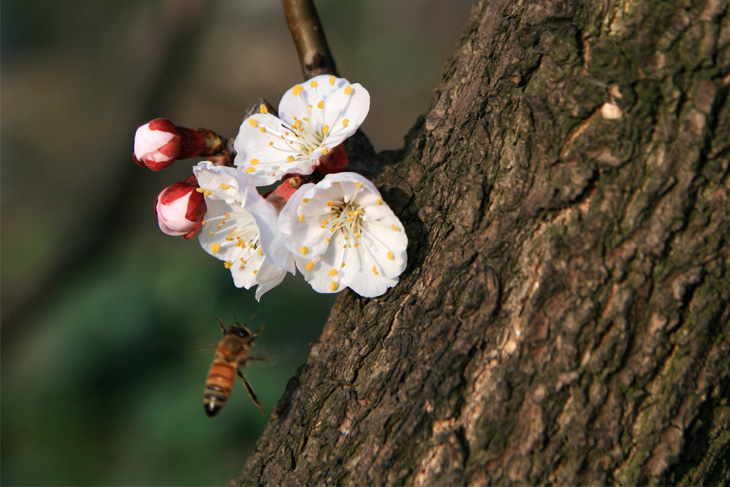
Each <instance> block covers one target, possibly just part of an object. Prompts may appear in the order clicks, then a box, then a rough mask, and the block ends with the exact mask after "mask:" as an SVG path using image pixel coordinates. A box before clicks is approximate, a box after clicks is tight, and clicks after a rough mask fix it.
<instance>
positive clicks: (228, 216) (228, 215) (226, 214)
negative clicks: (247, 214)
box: [223, 212, 231, 218]
mask: <svg viewBox="0 0 730 487" xmlns="http://www.w3.org/2000/svg"><path fill="white" fill-rule="evenodd" d="M223 216H225V217H226V218H230V217H231V214H230V213H228V212H226V213H225V214H224V215H223Z"/></svg>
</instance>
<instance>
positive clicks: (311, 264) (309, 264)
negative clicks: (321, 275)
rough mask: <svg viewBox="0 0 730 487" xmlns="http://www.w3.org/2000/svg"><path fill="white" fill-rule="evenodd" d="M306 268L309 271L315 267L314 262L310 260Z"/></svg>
mask: <svg viewBox="0 0 730 487" xmlns="http://www.w3.org/2000/svg"><path fill="white" fill-rule="evenodd" d="M304 268H305V269H307V270H308V271H311V270H312V269H313V268H314V262H312V261H309V262H308V263H307V265H306V266H304Z"/></svg>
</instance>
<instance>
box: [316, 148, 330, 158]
mask: <svg viewBox="0 0 730 487" xmlns="http://www.w3.org/2000/svg"><path fill="white" fill-rule="evenodd" d="M319 151H320V152H321V153H322V155H323V156H324V155H326V154H327V153H328V152H329V151H330V150H329V149H328V148H327V147H322V148H321V149H320V150H319Z"/></svg>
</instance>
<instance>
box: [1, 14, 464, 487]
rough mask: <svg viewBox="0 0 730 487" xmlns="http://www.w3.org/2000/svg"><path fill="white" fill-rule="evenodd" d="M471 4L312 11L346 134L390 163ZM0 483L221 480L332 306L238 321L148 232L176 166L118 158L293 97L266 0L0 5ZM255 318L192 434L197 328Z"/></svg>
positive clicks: (269, 302)
mask: <svg viewBox="0 0 730 487" xmlns="http://www.w3.org/2000/svg"><path fill="white" fill-rule="evenodd" d="M471 3H472V0H442V1H429V0H399V1H398V2H392V1H390V0H347V1H342V0H339V1H338V0H330V1H325V0H322V1H319V2H317V3H316V5H317V7H318V9H319V13H320V17H321V20H322V23H323V25H324V28H325V32H326V34H327V37H328V40H329V44H330V48H331V50H332V52H333V55H334V56H335V60H336V62H337V64H338V68H339V69H340V72H341V74H342V75H343V76H344V77H346V78H348V79H349V80H351V81H353V82H359V83H361V84H362V85H363V86H365V87H366V88H367V89H368V90H369V91H370V94H371V97H372V104H371V108H370V114H369V116H368V119H367V120H366V122H365V124H364V125H363V127H362V128H363V131H364V132H365V133H366V134H367V135H368V136H369V137H370V139H371V141H372V142H373V145H374V146H375V149H376V150H383V149H396V148H399V147H401V146H402V142H403V136H404V135H405V134H406V132H407V131H408V129H409V128H410V127H411V126H412V125H413V124H414V123H415V121H416V118H417V116H418V115H419V114H421V113H423V112H425V110H426V109H427V108H428V104H429V101H430V97H431V94H432V91H433V88H434V87H435V86H436V84H437V83H438V81H439V78H440V73H441V69H442V67H443V65H444V62H445V60H446V59H447V57H448V56H449V55H450V54H451V52H452V51H453V49H454V48H455V47H456V44H457V42H458V40H459V38H460V32H461V29H462V27H463V25H464V22H465V20H466V17H467V15H468V11H469V8H470V6H471ZM0 9H1V10H0V20H1V22H2V25H1V26H0V34H1V36H2V37H1V39H0V48H1V49H2V51H1V57H0V60H1V62H2V66H1V71H0V72H1V75H2V80H1V81H2V84H1V86H2V93H1V95H2V97H1V102H2V106H1V110H0V114H1V117H2V120H1V126H0V127H1V133H0V137H1V139H0V141H1V146H0V147H1V153H0V157H1V171H2V172H1V174H0V176H1V181H2V192H1V196H2V200H1V201H2V234H1V236H2V242H1V243H2V253H1V257H2V266H1V270H2V274H1V278H2V280H1V284H2V294H1V297H2V302H1V308H0V311H1V312H2V315H1V317H2V335H1V338H2V341H1V343H2V354H1V355H0V358H1V360H2V364H1V365H2V382H1V387H2V404H1V406H2V409H1V410H0V417H1V420H2V424H1V426H2V438H1V442H0V448H1V452H2V458H1V461H2V464H1V466H0V472H1V475H2V477H1V478H0V481H1V482H2V485H223V484H225V483H227V482H228V480H229V479H231V478H232V477H235V476H236V475H238V473H239V469H240V468H241V467H242V466H243V464H244V462H245V459H246V458H247V456H248V455H249V454H250V453H251V452H252V450H253V447H254V444H255V441H256V439H257V438H258V436H259V435H260V433H261V431H262V430H263V428H264V425H265V423H266V419H267V417H268V415H269V414H270V413H271V410H272V408H273V406H274V405H275V404H276V402H277V400H278V398H279V396H280V395H281V393H282V392H283V390H284V388H285V385H286V382H287V380H288V379H289V378H290V377H292V376H293V375H294V373H295V371H296V369H297V367H298V366H299V365H301V364H302V363H303V362H304V361H305V359H306V356H307V353H308V350H309V345H310V344H311V343H312V342H313V341H315V340H316V339H317V337H318V335H319V333H320V332H321V329H322V325H323V324H324V322H325V320H326V318H327V315H328V313H329V308H330V306H331V304H332V302H333V301H334V297H333V296H329V295H328V296H323V295H318V294H316V293H314V292H313V291H312V290H311V289H310V288H309V286H308V285H307V284H306V283H304V282H303V280H301V277H299V276H298V277H296V278H295V277H291V276H289V277H288V278H287V279H286V280H285V282H284V284H282V285H281V286H279V287H278V288H276V289H275V290H273V291H270V292H269V293H268V294H266V295H265V296H264V297H263V299H262V301H261V303H260V304H259V303H256V301H255V299H254V297H253V291H245V290H239V289H236V288H235V287H234V286H233V284H232V280H231V277H230V274H229V272H228V271H226V270H225V269H224V268H223V266H222V265H221V264H220V262H219V261H217V260H215V259H213V258H211V257H209V256H208V255H207V254H205V253H204V252H203V251H202V250H201V249H200V247H199V246H198V244H197V241H196V239H191V240H188V241H186V240H183V239H181V238H173V237H168V236H166V235H163V234H162V233H161V232H159V230H158V228H157V221H156V218H155V216H154V214H153V211H152V208H153V202H154V199H155V196H156V194H157V193H158V192H159V191H160V190H161V189H162V188H163V187H165V186H167V185H169V184H172V183H173V182H175V181H178V180H182V179H184V178H185V176H186V175H187V174H189V171H190V167H191V164H192V163H194V162H195V161H190V164H188V163H187V161H184V162H178V163H176V164H175V165H173V166H172V167H170V168H168V169H166V170H164V171H161V172H159V173H153V172H151V171H148V170H145V169H142V168H140V167H137V166H136V165H135V164H134V163H133V162H132V158H131V154H132V140H133V134H134V130H135V128H136V127H137V125H139V124H141V123H143V122H145V121H147V120H149V119H151V118H156V117H164V118H169V119H171V120H173V121H174V122H175V123H176V124H178V125H183V126H187V127H192V128H197V127H206V128H209V129H211V130H214V131H216V132H218V133H220V134H223V135H227V136H233V135H235V133H236V132H237V130H238V125H239V124H240V122H241V117H242V114H243V111H244V110H245V109H246V108H247V107H248V106H249V105H250V104H251V103H252V102H253V101H254V100H255V99H256V98H257V97H259V96H262V97H264V98H266V99H267V100H269V101H270V102H272V103H274V104H276V103H278V101H279V98H280V96H281V94H282V93H283V92H284V91H285V90H286V89H287V88H289V87H290V86H291V85H293V84H294V83H297V82H299V81H301V71H300V68H299V63H298V60H297V58H296V51H295V49H294V46H293V44H292V42H291V39H290V36H289V32H288V30H287V27H286V24H285V21H284V18H283V14H282V12H281V6H280V4H279V2H276V1H273V0H258V1H254V0H221V1H211V0H170V1H161V0H126V1H124V2H118V1H111V0H104V1H102V0H2V3H0ZM232 309H235V312H236V315H237V317H238V319H239V321H246V320H247V318H249V317H250V316H252V315H253V314H254V313H257V312H258V314H257V315H255V317H253V319H252V320H251V321H250V325H251V327H252V328H255V327H256V326H258V325H259V324H260V323H266V329H265V330H264V331H263V332H262V334H261V336H260V339H259V340H258V341H257V342H256V344H255V346H254V351H255V354H257V355H265V356H270V357H271V358H272V359H271V360H270V361H268V362H261V363H256V364H253V365H251V366H250V367H248V368H247V370H246V374H247V377H248V379H249V381H250V382H251V383H252V385H253V387H254V388H255V389H256V391H257V393H258V395H259V397H260V399H261V402H262V405H263V406H264V409H265V411H266V416H263V417H262V416H261V414H260V413H259V411H258V410H257V408H256V407H255V405H254V404H253V403H252V402H251V401H250V399H249V398H248V396H247V395H246V393H245V390H244V389H243V387H242V385H241V384H240V382H238V383H237V385H236V387H235V388H234V391H233V395H232V398H231V400H230V402H229V403H228V405H227V406H226V408H225V409H224V410H223V411H222V412H221V413H220V414H219V415H218V416H217V417H215V418H213V419H209V418H208V417H206V415H205V413H204V411H203V406H202V395H203V388H204V383H205V377H206V375H207V371H208V367H209V366H210V363H211V361H212V358H213V350H214V346H215V344H216V343H217V341H218V340H219V338H220V331H219V329H218V325H217V323H216V320H215V316H216V315H218V316H220V317H221V318H222V319H223V321H224V322H225V323H226V324H228V323H230V322H231V321H232V315H231V310H232Z"/></svg>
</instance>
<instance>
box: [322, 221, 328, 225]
mask: <svg viewBox="0 0 730 487" xmlns="http://www.w3.org/2000/svg"><path fill="white" fill-rule="evenodd" d="M329 222H330V221H329V220H322V225H327V224H328V223H329Z"/></svg>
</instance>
